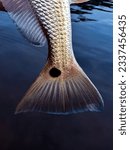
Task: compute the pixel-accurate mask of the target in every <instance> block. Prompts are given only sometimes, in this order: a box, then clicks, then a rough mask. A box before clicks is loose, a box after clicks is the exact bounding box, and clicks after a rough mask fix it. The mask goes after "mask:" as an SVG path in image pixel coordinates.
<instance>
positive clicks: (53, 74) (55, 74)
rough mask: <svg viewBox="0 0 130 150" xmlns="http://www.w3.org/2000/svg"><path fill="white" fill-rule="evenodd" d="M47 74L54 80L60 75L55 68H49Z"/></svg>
mask: <svg viewBox="0 0 130 150" xmlns="http://www.w3.org/2000/svg"><path fill="white" fill-rule="evenodd" d="M49 74H50V76H51V77H53V78H56V77H59V76H60V75H61V71H60V70H59V69H57V68H51V70H50V71H49Z"/></svg>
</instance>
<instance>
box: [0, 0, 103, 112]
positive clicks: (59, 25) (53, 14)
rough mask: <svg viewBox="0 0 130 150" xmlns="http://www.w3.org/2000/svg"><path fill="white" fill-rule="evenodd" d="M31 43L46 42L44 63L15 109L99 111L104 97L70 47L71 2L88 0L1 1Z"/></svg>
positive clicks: (21, 110)
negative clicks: (46, 48)
mask: <svg viewBox="0 0 130 150" xmlns="http://www.w3.org/2000/svg"><path fill="white" fill-rule="evenodd" d="M1 1H2V3H3V6H4V7H5V9H6V10H7V11H8V13H9V14H10V16H11V18H12V19H13V20H14V22H15V23H16V25H17V27H18V28H19V30H20V31H21V33H22V34H23V35H24V37H25V38H26V39H28V40H29V42H31V43H32V44H33V45H36V46H44V44H45V43H46V41H47V42H48V50H49V52H48V58H47V62H46V65H45V66H44V68H43V70H42V71H41V73H40V75H39V76H38V77H37V79H36V81H35V82H34V83H33V84H32V85H31V87H30V88H29V90H28V91H27V93H26V94H25V96H24V97H23V99H22V100H21V102H20V103H19V104H18V106H17V108H16V113H20V112H27V111H39V112H47V113H52V114H69V113H77V112H83V111H99V110H101V109H102V108H103V99H102V97H101V95H100V93H99V91H98V90H97V89H96V87H95V86H94V84H93V83H92V82H91V81H90V79H89V78H88V76H87V75H86V74H85V73H84V71H83V70H82V69H81V67H80V66H79V64H78V63H77V61H76V59H75V56H74V52H73V47H72V35H71V33H72V31H71V16H70V4H72V3H80V2H85V1H87V0H1Z"/></svg>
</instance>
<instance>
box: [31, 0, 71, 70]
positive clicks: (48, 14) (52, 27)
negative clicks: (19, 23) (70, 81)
mask: <svg viewBox="0 0 130 150" xmlns="http://www.w3.org/2000/svg"><path fill="white" fill-rule="evenodd" d="M31 3H32V5H33V7H34V10H35V11H36V14H37V15H38V17H39V20H40V21H41V23H42V24H43V26H44V28H45V29H46V31H47V39H48V44H49V56H48V61H49V63H52V64H53V65H54V66H55V67H57V68H59V69H60V70H63V68H66V67H69V64H70V63H71V62H72V59H74V56H73V51H72V39H71V32H72V31H71V16H70V4H69V3H68V1H67V0H51V1H50V0H31Z"/></svg>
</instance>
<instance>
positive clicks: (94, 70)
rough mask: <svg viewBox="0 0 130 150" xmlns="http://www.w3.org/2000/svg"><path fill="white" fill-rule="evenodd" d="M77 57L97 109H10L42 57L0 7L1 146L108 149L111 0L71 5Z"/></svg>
mask: <svg viewBox="0 0 130 150" xmlns="http://www.w3.org/2000/svg"><path fill="white" fill-rule="evenodd" d="M71 12H72V27H73V46H74V51H75V55H76V58H77V60H78V62H79V64H80V65H81V66H82V68H83V69H84V70H85V72H86V73H87V74H88V76H89V77H90V79H91V80H92V81H93V82H94V84H95V85H96V86H97V88H98V89H99V91H100V92H101V94H102V96H103V99H104V103H105V108H104V111H103V112H101V113H95V112H93V113H92V112H91V113H90V112H89V113H88V112H85V113H79V114H76V115H68V116H55V115H47V114H44V113H26V114H19V115H14V111H15V107H16V105H17V104H18V102H19V101H20V99H21V97H22V96H23V95H24V93H25V91H26V90H27V89H28V88H29V86H30V85H31V83H32V82H33V81H34V80H35V78H36V77H37V75H38V74H39V72H40V70H41V69H42V66H43V64H44V63H45V60H46V55H47V46H46V47H44V48H35V47H33V46H31V45H30V44H29V43H28V42H27V41H26V40H25V39H24V38H23V37H22V36H21V34H20V33H19V32H18V31H17V29H16V27H15V25H14V24H13V23H12V21H11V19H10V18H9V17H8V15H7V13H6V12H0V150H23V149H24V150H27V149H28V150H30V149H31V150H34V149H37V150H112V140H113V139H112V2H105V1H101V0H100V1H93V3H92V2H89V4H85V3H84V4H80V5H73V6H72V8H71Z"/></svg>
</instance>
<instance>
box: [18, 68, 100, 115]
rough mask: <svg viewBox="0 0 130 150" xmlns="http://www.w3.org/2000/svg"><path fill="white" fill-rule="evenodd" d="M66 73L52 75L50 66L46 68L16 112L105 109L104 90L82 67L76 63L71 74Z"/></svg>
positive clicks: (63, 112) (58, 112)
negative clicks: (94, 82)
mask: <svg viewBox="0 0 130 150" xmlns="http://www.w3.org/2000/svg"><path fill="white" fill-rule="evenodd" d="M72 70H73V71H74V72H71V71H72ZM63 76H64V74H63V75H61V76H60V77H57V78H54V77H51V76H50V75H49V68H48V69H43V71H42V73H41V74H40V75H39V77H38V78H37V79H36V81H35V82H34V83H33V84H32V86H31V87H30V89H29V90H28V91H27V93H26V95H25V96H24V97H23V99H22V101H21V102H20V103H19V104H18V106H17V109H16V113H19V112H27V111H41V112H47V113H52V114H68V113H75V112H80V111H99V110H100V109H102V107H103V100H102V97H101V95H100V93H99V92H98V90H97V89H96V87H95V86H94V85H93V84H92V82H91V81H90V79H89V78H88V77H87V75H85V73H84V72H83V70H82V69H81V68H79V66H77V65H75V67H74V68H73V69H71V70H70V72H69V77H67V78H64V77H63Z"/></svg>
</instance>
